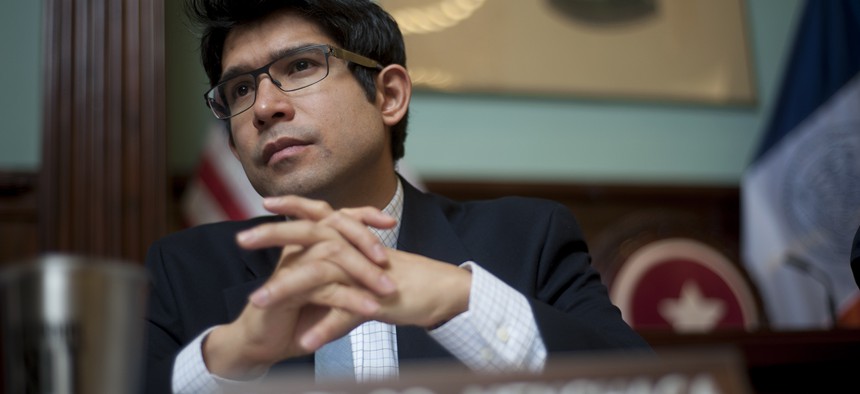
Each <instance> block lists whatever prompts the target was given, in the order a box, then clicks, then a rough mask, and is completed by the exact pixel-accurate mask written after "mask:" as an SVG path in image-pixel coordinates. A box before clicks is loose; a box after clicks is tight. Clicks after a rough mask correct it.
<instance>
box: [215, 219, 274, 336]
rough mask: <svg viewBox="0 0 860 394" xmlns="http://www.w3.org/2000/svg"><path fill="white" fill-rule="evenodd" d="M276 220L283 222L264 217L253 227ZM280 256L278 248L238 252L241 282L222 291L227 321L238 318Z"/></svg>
mask: <svg viewBox="0 0 860 394" xmlns="http://www.w3.org/2000/svg"><path fill="white" fill-rule="evenodd" d="M278 220H283V218H282V217H279V216H271V217H266V218H265V219H263V220H259V221H257V223H254V225H257V224H262V223H264V222H274V221H278ZM280 254H281V249H280V248H268V249H256V250H244V249H240V250H239V256H240V258H241V259H242V262H243V263H244V265H245V274H244V277H243V282H242V283H239V284H237V285H235V286H231V287H228V288H226V289H224V302H225V305H226V307H227V316H228V318H229V321H232V320H233V319H235V318H236V317H238V316H239V313H241V312H242V309H244V308H245V304H246V303H247V302H248V296H250V295H251V292H253V291H254V290H256V289H257V288H259V287H260V286H262V285H263V283H265V282H266V279H268V278H269V276H271V275H272V272H273V271H274V270H275V265H276V264H277V263H278V258H279V257H280Z"/></svg>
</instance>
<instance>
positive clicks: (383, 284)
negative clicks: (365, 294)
mask: <svg viewBox="0 0 860 394" xmlns="http://www.w3.org/2000/svg"><path fill="white" fill-rule="evenodd" d="M379 287H380V288H381V290H382V291H384V292H386V293H391V292H394V290H397V285H395V284H394V282H393V281H392V280H391V278H389V277H388V275H382V276H380V277H379Z"/></svg>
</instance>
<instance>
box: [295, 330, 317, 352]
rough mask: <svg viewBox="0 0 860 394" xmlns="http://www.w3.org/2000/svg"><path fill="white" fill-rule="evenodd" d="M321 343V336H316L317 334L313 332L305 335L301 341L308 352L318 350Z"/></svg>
mask: <svg viewBox="0 0 860 394" xmlns="http://www.w3.org/2000/svg"><path fill="white" fill-rule="evenodd" d="M319 342H320V338H319V336H318V335H316V333H314V332H313V331H311V332H308V333H307V334H305V335H303V336H302V338H301V339H299V344H300V345H301V346H302V347H303V348H304V349H305V350H307V351H314V350H316V349H317V348H318V347H320V345H322V344H321V343H319Z"/></svg>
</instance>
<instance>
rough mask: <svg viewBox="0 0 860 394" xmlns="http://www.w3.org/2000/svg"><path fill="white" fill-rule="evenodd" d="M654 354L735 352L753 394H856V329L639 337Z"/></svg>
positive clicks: (859, 362)
mask: <svg viewBox="0 0 860 394" xmlns="http://www.w3.org/2000/svg"><path fill="white" fill-rule="evenodd" d="M641 334H642V335H643V336H644V337H645V339H646V340H647V341H648V342H649V343H651V345H652V346H653V347H654V348H655V349H656V350H658V352H659V351H665V350H675V349H685V348H691V347H697V346H721V347H726V348H734V349H737V350H738V351H739V353H740V355H741V357H742V359H743V362H744V364H745V367H746V370H747V373H748V376H749V381H750V384H751V385H752V388H753V391H754V392H755V393H840V392H860V389H858V388H857V383H856V381H857V378H858V375H856V374H858V373H860V330H857V329H851V330H849V329H836V330H827V331H757V332H742V331H737V332H717V333H709V334H686V335H681V334H673V333H667V332H641Z"/></svg>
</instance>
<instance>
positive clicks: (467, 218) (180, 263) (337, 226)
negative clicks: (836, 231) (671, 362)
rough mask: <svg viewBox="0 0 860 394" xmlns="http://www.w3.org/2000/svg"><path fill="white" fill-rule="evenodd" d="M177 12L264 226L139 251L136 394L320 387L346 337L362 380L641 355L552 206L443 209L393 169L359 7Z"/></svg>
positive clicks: (367, 26) (240, 5)
mask: <svg viewBox="0 0 860 394" xmlns="http://www.w3.org/2000/svg"><path fill="white" fill-rule="evenodd" d="M189 9H190V10H191V11H192V13H193V14H194V15H195V17H196V18H197V19H198V20H199V21H202V22H203V23H204V24H205V26H206V28H205V32H204V35H203V37H202V40H201V42H202V49H201V51H202V57H203V63H204V67H205V68H206V72H207V74H208V76H209V79H210V82H211V84H212V86H213V87H212V89H211V90H210V91H209V92H208V93H207V94H206V99H207V102H208V104H209V106H210V107H211V108H212V110H213V112H214V114H215V115H216V116H217V117H218V118H220V119H224V120H225V121H226V122H228V128H229V130H230V146H231V149H232V151H233V153H234V154H235V156H236V157H237V158H238V159H239V160H240V162H241V163H242V165H243V167H244V170H245V172H246V174H247V176H248V178H249V179H250V181H251V183H252V184H253V185H254V187H255V189H256V190H257V191H258V192H259V193H260V194H261V195H263V196H266V197H267V199H266V201H265V206H266V208H267V209H268V210H270V211H272V212H273V213H274V215H273V216H271V217H264V218H257V219H253V220H249V221H245V222H225V223H219V224H214V225H206V226H200V227H197V228H193V229H189V230H185V231H182V232H179V233H177V234H173V235H171V236H168V237H165V238H164V239H162V240H160V241H158V242H156V243H155V244H154V245H153V246H152V247H151V249H150V251H149V254H148V257H147V267H148V268H149V270H150V272H151V274H152V278H153V283H152V288H151V296H150V314H149V318H148V341H149V344H148V355H147V376H146V381H147V384H148V387H147V388H148V390H149V391H150V392H165V391H167V390H168V387H170V386H171V385H172V387H173V390H174V391H176V392H201V391H214V390H215V389H216V388H217V387H219V385H235V384H242V382H245V381H248V380H255V379H259V378H261V377H263V376H265V375H266V374H267V373H268V371H269V370H270V368H272V366H273V365H275V364H279V365H283V364H290V365H315V367H316V370H317V373H318V374H323V373H324V371H327V370H328V368H329V367H328V365H330V364H331V363H330V362H329V361H328V360H329V358H328V356H327V355H328V354H331V353H332V352H334V353H336V351H333V350H332V349H335V348H336V346H335V345H337V346H341V345H343V344H344V343H345V344H346V348H347V350H346V353H345V354H346V358H347V359H348V358H350V357H349V355H350V354H351V355H352V357H351V360H348V361H351V364H350V365H349V366H348V372H349V373H350V374H354V376H355V378H357V379H359V380H368V379H382V378H388V377H393V376H396V375H397V370H398V365H399V363H400V361H401V360H404V361H405V360H409V359H416V358H452V359H457V360H460V361H461V362H463V363H464V364H466V365H467V366H469V367H470V368H472V369H475V370H481V371H506V370H528V371H540V370H541V369H542V368H543V366H544V364H545V362H546V358H547V352H549V353H554V352H565V351H583V350H592V351H597V350H604V349H612V348H633V349H647V344H646V343H645V342H644V341H643V340H642V339H641V338H640V337H639V336H638V335H637V334H636V333H634V332H633V331H632V330H631V329H630V327H629V326H627V325H626V324H625V323H624V321H623V320H622V319H621V316H620V313H619V312H618V310H617V308H615V307H614V306H613V305H612V304H611V303H610V301H609V299H608V296H607V292H606V289H605V287H604V286H603V285H602V284H601V283H600V279H599V276H598V274H597V273H596V272H595V271H594V270H593V269H592V268H591V266H590V264H589V256H588V254H587V249H586V245H585V243H584V241H583V240H582V236H581V232H580V230H579V228H578V225H577V224H576V221H575V219H574V218H573V217H572V216H571V214H570V212H569V211H568V210H567V209H566V208H565V207H563V206H561V205H559V204H555V203H551V202H547V201H540V200H533V199H522V198H506V199H501V200H497V201H489V202H472V203H457V202H453V201H450V200H447V199H445V198H442V197H440V196H435V195H431V194H423V193H421V192H419V191H418V190H416V189H415V188H414V187H412V186H411V185H409V184H408V183H407V182H406V181H405V180H403V179H401V178H400V177H399V176H398V175H397V173H396V171H395V163H396V161H397V160H398V159H400V158H401V157H402V156H403V153H404V150H403V143H404V140H405V136H406V130H405V127H406V119H407V113H408V106H409V100H410V97H411V82H410V80H409V76H408V74H407V71H406V68H405V50H404V45H403V39H402V37H401V35H400V32H399V29H398V28H397V25H396V23H395V22H394V21H393V20H392V19H391V17H390V16H389V15H388V14H387V13H385V12H384V11H383V10H381V9H380V8H379V7H378V6H377V5H375V4H374V3H373V2H371V1H364V0H319V1H255V2H248V1H243V0H238V1H208V2H205V1H198V2H194V3H192V4H191V7H189ZM285 217H286V218H288V219H287V220H284V218H285ZM339 338H340V339H339ZM325 373H328V372H325Z"/></svg>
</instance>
